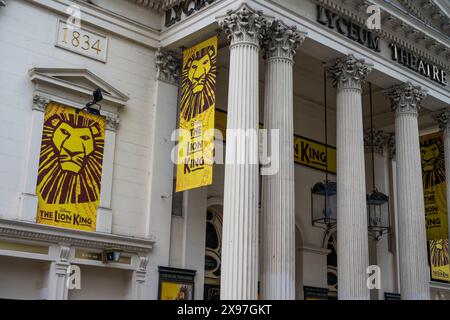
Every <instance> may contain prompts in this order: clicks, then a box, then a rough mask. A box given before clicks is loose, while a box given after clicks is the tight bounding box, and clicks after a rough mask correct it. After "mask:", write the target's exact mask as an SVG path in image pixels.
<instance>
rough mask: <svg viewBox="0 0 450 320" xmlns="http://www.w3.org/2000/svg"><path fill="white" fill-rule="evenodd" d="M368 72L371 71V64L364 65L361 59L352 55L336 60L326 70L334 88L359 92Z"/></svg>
mask: <svg viewBox="0 0 450 320" xmlns="http://www.w3.org/2000/svg"><path fill="white" fill-rule="evenodd" d="M370 71H372V65H371V64H368V63H366V62H365V61H364V60H363V59H356V58H355V57H354V56H353V55H352V54H350V55H348V56H345V57H342V58H338V59H336V60H335V61H334V63H333V64H332V65H331V66H329V67H328V68H327V72H328V74H329V76H330V78H332V79H333V81H334V86H335V87H336V86H337V87H338V88H350V89H359V90H361V88H362V85H363V84H364V81H365V80H366V78H367V76H368V74H369V73H370Z"/></svg>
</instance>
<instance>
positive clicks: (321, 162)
mask: <svg viewBox="0 0 450 320" xmlns="http://www.w3.org/2000/svg"><path fill="white" fill-rule="evenodd" d="M262 127H263V126H262V124H260V128H262ZM215 128H216V129H217V130H220V131H221V133H222V136H223V139H224V141H225V140H226V129H227V113H226V112H225V111H222V110H219V109H216V122H215ZM325 150H326V149H325V144H324V143H321V142H317V141H314V140H311V139H308V138H304V137H301V136H298V135H294V162H295V163H298V164H302V165H304V166H307V167H310V168H314V169H318V170H322V171H326V169H327V161H326V158H327V153H326V152H325ZM327 152H328V172H330V173H333V174H336V148H335V147H331V146H328V151H327Z"/></svg>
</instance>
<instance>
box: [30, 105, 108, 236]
mask: <svg viewBox="0 0 450 320" xmlns="http://www.w3.org/2000/svg"><path fill="white" fill-rule="evenodd" d="M104 143H105V119H104V118H103V117H102V116H96V115H92V114H89V113H86V112H80V113H77V112H76V109H74V108H71V107H67V106H63V105H60V104H57V103H50V104H49V105H48V106H47V108H46V110H45V116H44V128H43V133H42V143H41V152H40V158H39V172H38V179H37V188H36V194H37V196H38V209H37V216H36V222H37V223H40V224H46V225H51V226H57V227H64V228H71V229H79V230H85V231H95V229H96V213H97V207H98V205H99V200H100V183H101V176H102V163H103V149H104Z"/></svg>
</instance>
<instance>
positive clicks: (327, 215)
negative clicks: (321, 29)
mask: <svg viewBox="0 0 450 320" xmlns="http://www.w3.org/2000/svg"><path fill="white" fill-rule="evenodd" d="M323 79H324V82H323V92H324V109H325V159H326V160H325V181H324V182H317V183H316V184H315V185H314V186H313V187H312V188H311V221H312V225H313V226H323V227H325V229H326V230H327V233H328V231H329V230H330V229H331V228H332V227H333V226H334V225H335V224H336V211H337V199H336V183H335V182H332V181H328V147H327V146H328V126H327V78H326V74H325V71H324V74H323Z"/></svg>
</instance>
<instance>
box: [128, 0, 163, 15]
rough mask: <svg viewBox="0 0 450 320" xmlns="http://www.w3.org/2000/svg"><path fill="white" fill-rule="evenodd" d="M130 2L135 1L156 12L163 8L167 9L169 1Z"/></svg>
mask: <svg viewBox="0 0 450 320" xmlns="http://www.w3.org/2000/svg"><path fill="white" fill-rule="evenodd" d="M128 1H130V2H133V3H135V4H137V5H139V6H141V7H144V8H146V9H149V10H151V11H153V12H156V13H161V12H162V11H163V10H165V9H166V7H167V5H166V3H168V2H169V1H168V0H128Z"/></svg>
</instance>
